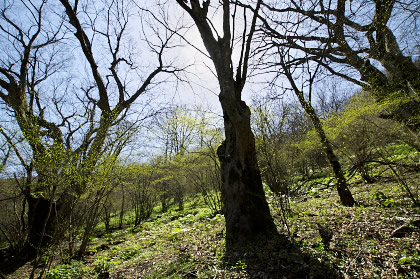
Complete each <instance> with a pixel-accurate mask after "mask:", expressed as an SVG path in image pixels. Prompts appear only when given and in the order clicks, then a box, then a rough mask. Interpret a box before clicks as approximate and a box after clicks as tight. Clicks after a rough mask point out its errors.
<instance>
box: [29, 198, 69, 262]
mask: <svg viewBox="0 0 420 279" xmlns="http://www.w3.org/2000/svg"><path fill="white" fill-rule="evenodd" d="M27 200H28V239H27V243H26V249H25V253H28V256H29V257H30V256H31V255H32V256H33V255H35V254H34V253H35V252H36V250H37V249H40V248H45V247H47V246H48V245H49V244H51V243H52V241H53V240H54V239H53V238H55V239H59V238H60V237H61V236H62V234H63V232H64V231H65V230H66V224H67V222H68V220H69V217H70V214H71V212H72V205H73V204H74V201H75V198H74V196H72V195H70V194H67V193H63V194H62V195H61V196H60V198H59V199H58V200H57V201H52V200H51V199H48V198H45V197H34V196H33V195H31V196H29V197H28V198H27Z"/></svg>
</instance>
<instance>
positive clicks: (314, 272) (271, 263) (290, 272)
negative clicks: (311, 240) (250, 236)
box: [225, 233, 343, 279]
mask: <svg viewBox="0 0 420 279" xmlns="http://www.w3.org/2000/svg"><path fill="white" fill-rule="evenodd" d="M242 244H243V245H241V247H233V246H230V245H229V244H228V242H227V246H226V254H225V262H226V263H228V264H229V265H230V266H236V267H238V265H239V266H243V268H245V270H246V272H247V274H248V276H249V278H267V279H268V278H281V279H283V278H285V279H289V278H296V279H305V278H308V279H309V278H313V279H315V278H320V279H321V278H322V279H329V278H331V279H332V278H343V276H342V275H340V273H339V272H338V271H337V270H335V269H334V268H333V266H332V264H331V263H328V262H320V261H319V260H318V259H317V258H314V257H313V256H311V255H309V254H308V253H306V252H304V251H302V249H301V248H300V247H298V245H297V244H296V243H293V242H292V241H290V240H289V239H288V238H287V237H285V236H283V235H280V234H278V233H274V234H273V235H272V236H269V237H267V236H265V237H261V236H260V237H256V238H255V239H254V240H253V241H252V242H251V243H250V242H248V243H242Z"/></svg>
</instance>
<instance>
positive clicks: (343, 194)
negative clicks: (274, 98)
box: [279, 51, 356, 206]
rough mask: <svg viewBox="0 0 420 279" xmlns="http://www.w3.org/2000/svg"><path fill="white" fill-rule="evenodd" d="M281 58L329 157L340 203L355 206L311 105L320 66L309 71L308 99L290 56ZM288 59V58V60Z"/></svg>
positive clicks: (285, 73) (283, 68)
mask: <svg viewBox="0 0 420 279" xmlns="http://www.w3.org/2000/svg"><path fill="white" fill-rule="evenodd" d="M279 56H280V66H281V68H282V70H283V71H282V74H284V75H285V76H286V78H287V80H288V81H289V84H290V86H291V88H292V91H293V92H294V94H295V95H296V97H297V98H298V100H299V102H300V104H301V105H302V107H303V109H304V110H305V112H306V113H307V114H308V115H309V117H310V119H311V122H312V124H313V126H314V128H315V131H316V133H317V134H318V137H319V140H320V142H321V145H322V149H323V151H324V153H325V155H326V156H327V159H328V162H329V163H330V165H331V168H332V169H333V172H334V176H335V180H336V188H337V192H338V195H339V197H340V202H341V204H342V205H345V206H353V205H355V204H356V201H355V200H354V198H353V195H352V194H351V192H350V189H349V188H348V186H347V182H346V178H345V177H344V172H343V170H342V168H341V164H340V161H339V159H338V157H337V155H336V154H335V152H334V150H333V147H332V145H331V142H330V140H329V139H328V138H327V136H326V134H325V131H324V128H323V127H322V123H321V120H320V119H319V117H318V115H317V113H316V111H315V109H314V107H313V106H312V103H311V97H312V86H313V82H314V78H315V77H316V74H317V71H318V69H319V65H317V67H316V68H315V69H314V70H313V72H312V73H310V72H311V71H310V70H308V72H309V78H308V79H309V84H308V86H307V88H308V94H307V95H308V98H307V99H306V98H305V94H304V91H303V86H302V88H299V87H298V85H297V84H296V82H295V80H294V77H293V74H292V71H293V70H295V69H296V68H295V69H293V68H292V69H291V67H290V66H286V62H285V61H286V59H287V58H289V59H287V60H288V61H290V60H291V59H290V54H289V53H285V52H281V51H280V53H279ZM286 57H287V58H286ZM307 68H309V65H308V66H307Z"/></svg>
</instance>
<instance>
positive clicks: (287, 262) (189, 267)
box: [8, 173, 420, 279]
mask: <svg viewBox="0 0 420 279" xmlns="http://www.w3.org/2000/svg"><path fill="white" fill-rule="evenodd" d="M406 179H407V180H406V181H407V184H408V185H409V186H410V187H411V189H412V190H413V192H414V193H416V194H418V193H419V190H420V188H419V185H420V183H419V182H420V174H419V173H408V174H406ZM321 188H324V189H321ZM350 188H351V191H352V192H353V195H354V197H355V199H356V200H357V201H358V203H359V205H358V206H355V207H352V208H349V207H343V206H341V205H339V203H338V198H337V195H336V191H335V190H334V188H333V187H329V188H326V187H323V186H321V187H319V188H316V187H314V188H312V189H311V190H310V191H309V193H308V194H306V195H305V196H300V197H297V198H292V199H291V200H290V202H288V205H287V204H286V205H287V206H288V207H290V210H289V214H288V215H287V218H286V220H287V221H286V222H285V221H282V220H285V219H284V218H283V217H282V216H284V215H283V214H282V211H281V210H280V209H279V207H280V206H279V205H280V203H279V200H278V198H275V197H274V196H272V195H269V197H268V200H269V203H270V205H271V207H272V213H273V216H274V218H275V221H276V223H277V224H278V229H279V232H280V233H282V234H284V235H286V236H287V237H288V238H289V240H290V243H292V245H293V246H294V249H295V250H296V248H297V249H298V250H299V251H301V253H302V254H305V255H306V260H302V259H303V258H302V259H301V258H299V257H297V256H296V254H293V255H292V253H291V252H288V251H291V250H290V247H284V249H283V250H282V251H278V253H276V254H271V255H268V257H270V258H271V259H272V260H271V261H270V262H269V264H268V265H273V266H267V264H265V265H264V268H261V269H260V270H258V266H255V265H254V266H250V265H249V264H248V262H247V257H246V255H244V260H241V261H238V262H237V263H236V264H234V265H233V266H232V265H229V266H227V265H226V264H225V261H224V252H225V250H224V249H225V248H224V217H223V216H222V215H219V214H218V215H214V214H212V213H211V211H210V210H209V209H208V208H206V207H205V206H204V205H203V204H202V201H201V200H200V199H198V198H196V199H192V200H190V201H189V202H188V203H187V204H186V208H185V210H184V211H182V212H181V211H175V210H174V211H171V212H168V213H165V214H157V215H154V217H153V218H152V219H151V220H150V221H148V222H144V223H143V224H142V225H141V226H138V227H135V228H134V227H131V228H126V229H123V230H115V231H113V232H110V233H106V234H103V235H102V236H101V237H97V238H94V239H92V241H91V244H90V247H89V255H88V256H86V257H85V258H84V259H83V260H70V259H67V263H63V259H65V258H66V257H65V255H64V254H63V255H60V252H59V251H65V249H62V250H61V249H55V254H56V256H55V257H53V258H50V259H52V260H49V261H48V262H47V263H45V264H44V267H46V268H47V269H48V270H46V271H45V273H44V278H48V279H53V278H54V279H55V278H57V279H58V278H324V277H323V276H322V274H321V275H320V273H319V272H318V273H317V272H312V271H311V272H308V273H307V274H302V273H293V272H286V273H282V274H280V273H278V274H276V273H273V270H278V268H279V266H281V267H282V270H289V271H290V270H292V269H299V266H300V268H302V266H304V268H305V270H311V269H314V268H316V267H315V265H318V264H315V265H314V264H313V263H319V266H321V265H324V266H328V267H329V268H330V270H333V271H335V272H336V275H337V274H338V275H337V277H341V278H420V255H419V254H420V242H419V239H420V231H419V226H418V223H414V222H415V220H420V210H419V207H412V206H411V204H412V203H411V200H410V199H409V198H408V196H407V195H406V193H405V192H404V191H403V190H402V189H401V186H400V185H399V184H398V181H396V180H395V179H393V178H392V177H389V178H387V177H384V176H382V177H381V178H379V179H377V180H376V182H375V183H370V184H367V183H364V182H362V181H361V180H360V179H359V180H357V179H352V181H351V184H350ZM417 222H418V221H417ZM416 225H417V226H416ZM402 226H405V227H404V228H403V229H401V233H399V234H398V233H395V232H394V231H395V230H396V229H398V228H400V227H402ZM393 232H394V234H393ZM57 251H58V252H57ZM264 252H265V251H261V253H264ZM63 253H64V252H63ZM270 253H272V252H270ZM308 257H310V258H311V259H310V260H307V258H308ZM263 258H264V257H263ZM265 258H267V257H265ZM30 270H31V266H30V264H29V263H28V264H27V265H24V266H22V267H21V268H20V269H18V270H17V271H16V272H14V273H13V274H11V275H9V276H8V278H12V279H17V278H25V277H27V276H28V274H29V272H30ZM39 270H42V267H41V268H39ZM270 270H271V272H270ZM325 277H327V276H325ZM330 277H331V276H330Z"/></svg>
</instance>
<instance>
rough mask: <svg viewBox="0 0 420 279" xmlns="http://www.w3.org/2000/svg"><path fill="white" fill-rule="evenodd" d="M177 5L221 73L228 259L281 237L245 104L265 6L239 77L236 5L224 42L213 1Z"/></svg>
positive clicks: (226, 5)
mask: <svg viewBox="0 0 420 279" xmlns="http://www.w3.org/2000/svg"><path fill="white" fill-rule="evenodd" d="M176 1H177V3H178V4H179V5H180V6H181V7H182V8H183V9H184V10H185V11H186V12H188V14H189V15H190V16H191V18H192V19H193V20H194V22H195V24H196V26H197V28H198V31H199V32H200V34H201V38H202V40H203V43H204V45H205V47H206V49H207V51H208V53H209V55H210V57H211V59H212V61H213V64H214V66H215V68H216V73H217V78H218V81H219V87H220V94H219V101H220V103H221V105H222V109H223V118H224V126H225V137H226V139H225V141H224V142H223V143H222V145H220V146H219V148H218V150H217V155H218V157H219V160H220V164H221V176H222V200H223V213H224V215H225V222H226V250H227V253H228V254H230V253H232V252H235V251H243V250H244V249H247V248H249V246H252V245H253V246H256V245H258V244H256V242H255V240H256V239H264V240H267V239H270V238H272V236H273V235H275V234H276V233H277V231H276V226H275V224H274V222H273V219H272V217H271V214H270V210H269V207H268V204H267V201H266V199H265V194H264V189H263V185H262V181H261V173H260V169H259V167H258V163H257V155H256V150H255V140H254V135H253V133H252V131H251V125H250V117H251V112H250V110H249V108H248V106H247V105H246V104H245V102H244V101H242V100H241V93H242V89H243V87H244V85H245V81H246V77H247V70H248V60H249V56H250V46H251V40H252V36H253V32H254V31H255V25H256V19H257V13H258V10H259V7H260V5H261V1H258V2H257V6H256V9H255V12H254V16H253V19H252V23H251V26H250V29H249V34H247V36H245V34H244V37H243V45H242V53H241V58H240V59H239V65H238V66H237V70H236V74H235V75H234V71H233V66H232V45H233V44H232V41H231V39H232V34H231V24H230V20H231V13H230V5H231V2H230V1H227V0H224V1H221V5H222V6H223V20H222V22H223V37H220V36H217V38H215V37H214V34H213V31H212V30H213V29H212V25H210V24H209V22H208V17H207V13H208V8H209V5H210V1H209V0H207V1H203V2H202V5H201V3H200V2H201V1H198V0H190V1H189V3H190V5H188V4H187V3H188V1H183V0H176ZM245 31H246V30H245ZM260 236H262V238H259V237H260Z"/></svg>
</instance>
